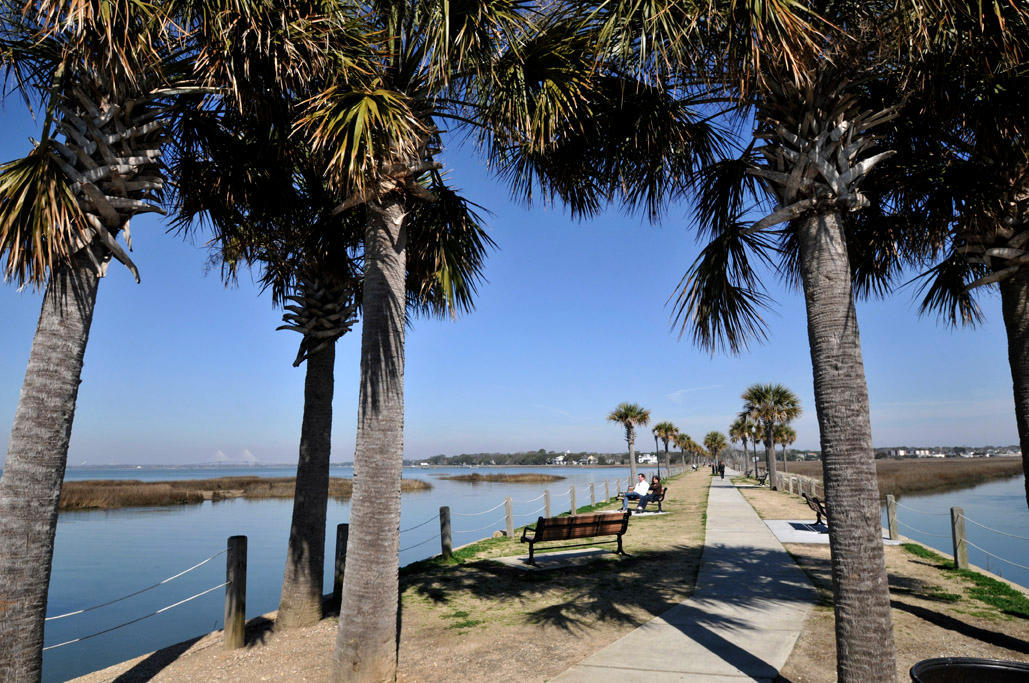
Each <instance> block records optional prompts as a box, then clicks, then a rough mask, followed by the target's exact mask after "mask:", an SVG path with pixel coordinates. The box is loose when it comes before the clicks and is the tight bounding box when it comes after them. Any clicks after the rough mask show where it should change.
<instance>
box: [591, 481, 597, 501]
mask: <svg viewBox="0 0 1029 683" xmlns="http://www.w3.org/2000/svg"><path fill="white" fill-rule="evenodd" d="M596 504H597V492H596V490H595V488H594V484H593V482H592V481H591V482H590V505H591V506H592V505H596Z"/></svg>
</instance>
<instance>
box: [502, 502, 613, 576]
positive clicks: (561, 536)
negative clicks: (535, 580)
mask: <svg viewBox="0 0 1029 683" xmlns="http://www.w3.org/2000/svg"><path fill="white" fill-rule="evenodd" d="M628 528H629V511H628V510H625V511H624V512H595V513H592V514H588V515H572V516H570V517H540V518H539V519H538V520H536V528H532V527H528V526H527V527H525V529H524V530H522V543H528V544H529V564H532V565H535V564H536V561H535V560H534V559H533V550H534V547H535V545H536V544H537V543H543V542H544V541H570V540H574V539H577V538H596V537H597V536H617V539H616V540H614V541H594V542H590V543H573V544H571V545H561V546H552V547H555V548H581V547H584V546H588V545H596V544H598V543H618V554H619V555H625V552H624V551H623V550H622V534H624V533H625V530H626V529H628ZM530 532H532V536H529V533H530Z"/></svg>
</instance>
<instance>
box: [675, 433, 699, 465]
mask: <svg viewBox="0 0 1029 683" xmlns="http://www.w3.org/2000/svg"><path fill="white" fill-rule="evenodd" d="M672 443H674V444H675V447H676V448H678V449H679V459H680V460H681V461H682V468H683V469H684V470H685V469H686V451H689V452H690V460H691V461H692V459H693V447H694V446H695V445H696V444H695V443H694V441H693V439H691V438H690V435H689V434H686V433H685V432H676V433H675V435H674V436H673V437H672Z"/></svg>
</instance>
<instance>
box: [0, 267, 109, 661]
mask: <svg viewBox="0 0 1029 683" xmlns="http://www.w3.org/2000/svg"><path fill="white" fill-rule="evenodd" d="M98 283H99V279H98V277H97V275H96V273H95V272H94V271H93V269H92V268H91V267H90V264H89V262H87V261H86V257H85V256H83V255H81V254H80V255H79V256H78V257H76V258H75V259H74V260H73V265H72V266H71V267H68V266H61V267H58V268H56V269H55V270H54V271H53V273H52V275H51V278H50V282H49V283H48V284H47V288H46V291H45V293H44V295H43V307H42V311H41V312H40V315H39V323H38V325H37V327H36V336H35V338H34V339H33V341H32V350H31V351H30V353H29V362H28V367H27V368H26V369H25V381H24V383H23V384H22V388H21V395H20V397H19V399H18V408H17V411H16V413H15V416H14V426H13V428H12V430H11V440H10V442H9V444H8V446H7V462H6V464H5V465H4V474H3V478H2V479H0V634H8V635H9V636H13V635H14V634H17V637H4V638H0V681H38V680H39V679H40V677H41V675H42V668H43V658H42V652H43V624H44V621H43V619H44V615H45V614H46V598H47V589H48V588H49V584H50V560H51V558H52V557H53V550H54V534H55V532H56V530H57V506H58V502H59V501H60V498H61V484H62V483H63V481H64V470H65V465H66V463H67V453H68V442H69V440H70V439H71V427H72V421H73V419H74V417H75V400H76V398H77V397H78V393H79V383H80V378H81V375H82V361H83V356H84V354H85V351H86V341H87V340H88V338H89V328H90V325H91V324H92V322H93V308H94V306H95V304H96V294H97V289H98ZM40 603H42V604H40Z"/></svg>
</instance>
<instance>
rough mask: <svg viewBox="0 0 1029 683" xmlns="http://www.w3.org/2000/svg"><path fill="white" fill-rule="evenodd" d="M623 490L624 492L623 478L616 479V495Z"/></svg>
mask: <svg viewBox="0 0 1029 683" xmlns="http://www.w3.org/2000/svg"><path fill="white" fill-rule="evenodd" d="M621 492H622V480H621V479H615V495H616V496H617V495H618V494H619V493H621Z"/></svg>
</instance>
